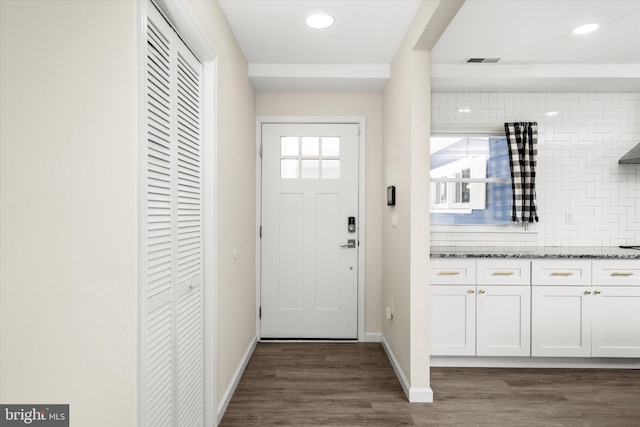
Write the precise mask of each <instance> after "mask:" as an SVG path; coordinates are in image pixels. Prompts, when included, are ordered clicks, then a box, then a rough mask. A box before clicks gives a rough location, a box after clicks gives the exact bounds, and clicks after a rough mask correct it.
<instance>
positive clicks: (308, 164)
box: [302, 160, 320, 179]
mask: <svg viewBox="0 0 640 427" xmlns="http://www.w3.org/2000/svg"><path fill="white" fill-rule="evenodd" d="M302 177H303V178H310V179H317V178H320V161H319V160H303V161H302Z"/></svg>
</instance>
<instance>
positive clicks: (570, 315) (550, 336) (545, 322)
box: [531, 259, 592, 357]
mask: <svg viewBox="0 0 640 427" xmlns="http://www.w3.org/2000/svg"><path fill="white" fill-rule="evenodd" d="M531 285H532V289H531V314H532V315H531V355H532V356H541V357H542V356H546V357H591V298H590V297H591V294H592V291H591V261H588V260H586V261H585V260H573V259H554V260H533V261H532V262H531Z"/></svg>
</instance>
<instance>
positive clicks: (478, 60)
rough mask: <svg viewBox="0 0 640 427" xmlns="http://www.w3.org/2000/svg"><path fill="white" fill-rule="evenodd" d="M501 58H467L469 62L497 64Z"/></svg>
mask: <svg viewBox="0 0 640 427" xmlns="http://www.w3.org/2000/svg"><path fill="white" fill-rule="evenodd" d="M498 61H500V58H467V60H466V61H465V62H466V63H467V64H495V63H496V62H498Z"/></svg>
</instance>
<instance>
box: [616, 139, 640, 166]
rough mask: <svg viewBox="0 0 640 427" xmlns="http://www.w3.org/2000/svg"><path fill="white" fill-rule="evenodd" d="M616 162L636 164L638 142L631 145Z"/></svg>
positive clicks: (638, 153) (638, 150)
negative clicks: (633, 145)
mask: <svg viewBox="0 0 640 427" xmlns="http://www.w3.org/2000/svg"><path fill="white" fill-rule="evenodd" d="M618 163H619V164H621V165H625V164H626V165H628V164H632V165H637V164H640V144H638V145H636V146H635V147H633V148H632V149H631V150H630V151H629V152H628V153H627V154H625V155H624V156H622V157H621V158H620V160H618Z"/></svg>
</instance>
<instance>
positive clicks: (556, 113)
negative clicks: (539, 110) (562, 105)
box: [545, 111, 558, 117]
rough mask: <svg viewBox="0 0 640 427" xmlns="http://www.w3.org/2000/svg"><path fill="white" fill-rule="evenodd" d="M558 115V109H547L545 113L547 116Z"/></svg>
mask: <svg viewBox="0 0 640 427" xmlns="http://www.w3.org/2000/svg"><path fill="white" fill-rule="evenodd" d="M557 115H558V112H557V111H547V112H546V113H545V116H547V117H554V116H557Z"/></svg>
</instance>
